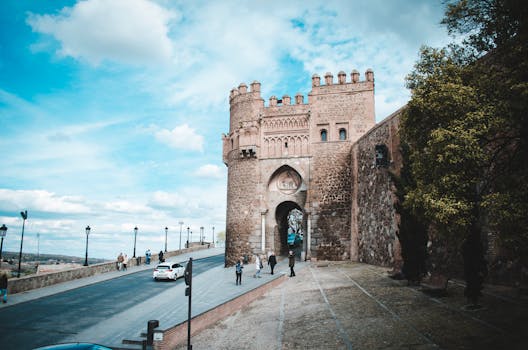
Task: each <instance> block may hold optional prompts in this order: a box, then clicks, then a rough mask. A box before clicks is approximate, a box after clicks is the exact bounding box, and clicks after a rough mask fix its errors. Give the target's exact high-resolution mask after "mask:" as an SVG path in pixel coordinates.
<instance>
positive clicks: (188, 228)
mask: <svg viewBox="0 0 528 350" xmlns="http://www.w3.org/2000/svg"><path fill="white" fill-rule="evenodd" d="M189 230H190V228H189V226H187V246H186V247H185V248H189Z"/></svg>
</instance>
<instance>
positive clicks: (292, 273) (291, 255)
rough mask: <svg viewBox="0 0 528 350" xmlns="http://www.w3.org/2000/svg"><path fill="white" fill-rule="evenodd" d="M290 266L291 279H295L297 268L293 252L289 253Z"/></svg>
mask: <svg viewBox="0 0 528 350" xmlns="http://www.w3.org/2000/svg"><path fill="white" fill-rule="evenodd" d="M288 266H290V277H294V276H295V271H293V267H294V266H295V255H293V251H291V250H290V252H289V253H288Z"/></svg>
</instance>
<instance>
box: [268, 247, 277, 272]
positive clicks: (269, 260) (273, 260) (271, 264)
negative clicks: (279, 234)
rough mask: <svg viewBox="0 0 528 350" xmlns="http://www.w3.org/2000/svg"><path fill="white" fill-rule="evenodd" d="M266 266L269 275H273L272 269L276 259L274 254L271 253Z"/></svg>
mask: <svg viewBox="0 0 528 350" xmlns="http://www.w3.org/2000/svg"><path fill="white" fill-rule="evenodd" d="M268 265H269V267H270V268H271V274H272V275H273V269H274V268H275V265H277V257H276V256H275V252H271V254H270V256H269V257H268Z"/></svg>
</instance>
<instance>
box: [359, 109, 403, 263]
mask: <svg viewBox="0 0 528 350" xmlns="http://www.w3.org/2000/svg"><path fill="white" fill-rule="evenodd" d="M401 111H402V109H400V110H398V111H396V112H395V113H393V114H392V115H390V116H389V117H387V118H386V119H385V120H383V121H382V122H380V123H378V124H377V125H376V126H375V127H374V128H372V129H371V130H370V131H369V132H367V133H366V134H365V135H364V136H363V137H361V138H360V139H359V140H358V141H357V142H356V143H355V144H354V146H353V149H352V155H351V159H352V163H353V164H352V169H354V171H353V175H352V189H351V192H352V193H353V194H354V200H353V208H352V211H351V216H353V217H354V219H353V220H352V221H353V223H354V226H353V227H352V239H351V241H352V242H354V244H355V245H356V246H355V247H353V248H352V250H351V255H352V256H354V257H355V259H357V260H358V261H361V262H365V263H368V264H374V265H383V266H393V267H395V268H398V267H399V266H400V265H401V250H400V244H399V241H398V238H397V231H398V222H399V217H398V214H397V213H396V210H395V208H394V203H395V200H396V198H395V195H394V186H393V183H392V181H391V178H390V174H389V172H394V173H396V174H399V169H400V168H401V155H400V152H399V136H398V125H399V116H400V114H401ZM377 145H385V146H386V147H387V149H388V157H389V163H388V164H387V166H377V165H376V159H375V156H376V152H375V149H376V146H377Z"/></svg>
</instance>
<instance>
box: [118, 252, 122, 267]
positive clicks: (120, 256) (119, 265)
mask: <svg viewBox="0 0 528 350" xmlns="http://www.w3.org/2000/svg"><path fill="white" fill-rule="evenodd" d="M122 267H123V253H119V255H118V256H117V270H118V271H121V268H122Z"/></svg>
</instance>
